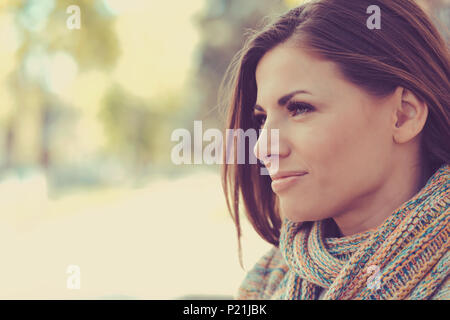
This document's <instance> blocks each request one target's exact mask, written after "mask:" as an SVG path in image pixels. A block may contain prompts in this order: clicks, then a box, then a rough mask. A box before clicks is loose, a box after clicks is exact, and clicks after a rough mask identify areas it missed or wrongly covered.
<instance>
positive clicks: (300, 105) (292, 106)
mask: <svg viewBox="0 0 450 320" xmlns="http://www.w3.org/2000/svg"><path fill="white" fill-rule="evenodd" d="M287 109H288V110H289V112H291V114H292V113H294V112H295V111H298V110H305V112H302V113H307V112H311V111H313V110H314V107H313V106H312V105H310V104H309V103H304V102H295V101H292V102H289V104H288V106H287ZM295 115H296V114H294V116H295Z"/></svg>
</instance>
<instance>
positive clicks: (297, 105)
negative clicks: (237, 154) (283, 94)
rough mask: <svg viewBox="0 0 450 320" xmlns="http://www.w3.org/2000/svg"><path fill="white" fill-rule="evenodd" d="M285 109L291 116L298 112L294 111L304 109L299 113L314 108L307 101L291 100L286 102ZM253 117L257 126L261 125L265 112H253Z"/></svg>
mask: <svg viewBox="0 0 450 320" xmlns="http://www.w3.org/2000/svg"><path fill="white" fill-rule="evenodd" d="M286 109H287V110H288V111H289V112H290V113H291V115H292V116H297V115H298V114H297V113H296V112H297V111H301V110H304V112H301V113H300V114H303V113H308V112H311V111H313V110H314V107H313V106H312V105H310V104H309V103H305V102H296V101H291V102H289V103H288V105H287V107H286ZM254 118H255V122H256V125H257V126H258V127H261V126H262V125H263V123H262V122H263V120H265V118H266V115H265V114H262V113H260V114H255V115H254Z"/></svg>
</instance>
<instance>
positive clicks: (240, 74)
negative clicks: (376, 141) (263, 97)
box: [219, 0, 450, 266]
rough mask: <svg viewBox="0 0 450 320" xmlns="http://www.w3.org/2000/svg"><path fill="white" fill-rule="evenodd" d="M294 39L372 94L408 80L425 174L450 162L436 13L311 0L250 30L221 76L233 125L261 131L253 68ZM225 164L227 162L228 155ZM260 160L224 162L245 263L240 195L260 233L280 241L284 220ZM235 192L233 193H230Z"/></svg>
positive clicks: (445, 73)
mask: <svg viewBox="0 0 450 320" xmlns="http://www.w3.org/2000/svg"><path fill="white" fill-rule="evenodd" d="M370 5H377V6H379V7H380V9H381V29H374V30H370V29H369V28H368V27H367V25H366V21H367V19H368V17H369V16H370V15H369V14H367V13H366V10H367V8H368V7H369V6H370ZM287 40H289V41H294V42H295V43H296V44H298V45H299V46H300V45H304V46H306V48H308V49H310V50H312V52H314V53H317V54H318V55H320V56H321V57H324V58H326V59H328V60H330V61H333V62H335V63H336V64H337V65H338V67H339V68H340V70H341V72H342V73H343V75H344V76H345V77H346V79H347V80H348V81H350V82H352V83H353V84H355V85H358V86H360V87H361V88H362V89H364V90H365V91H367V92H368V93H369V94H372V95H374V96H379V97H382V96H385V95H388V94H390V93H392V92H394V90H395V89H396V87H398V86H402V87H404V88H406V89H409V90H410V91H412V92H413V93H414V94H416V96H417V97H418V98H419V99H422V100H423V101H424V102H426V103H427V106H428V110H429V113H428V118H427V121H426V123H425V126H424V128H423V131H422V132H423V140H422V145H421V148H422V149H421V150H422V154H421V155H422V157H423V158H422V159H424V168H423V170H424V171H423V172H424V175H425V173H426V174H427V177H429V176H430V175H431V174H432V173H434V172H435V171H436V170H437V169H438V168H439V167H440V166H441V165H443V164H446V163H449V159H450V150H449V141H450V129H449V128H450V119H449V118H450V117H449V116H450V111H449V103H450V83H449V73H450V65H449V64H450V62H449V61H450V59H449V49H448V47H447V46H446V43H445V42H444V40H443V38H442V37H441V35H440V34H439V32H438V31H437V29H436V27H435V26H434V25H433V24H432V22H431V21H430V18H429V17H428V16H427V15H426V14H425V13H424V11H422V9H420V7H419V6H418V5H417V4H416V3H415V2H414V1H412V0H396V1H392V0H317V1H313V2H307V3H305V4H303V5H301V6H299V7H297V8H294V9H292V10H290V11H288V12H287V13H285V14H283V15H281V16H279V17H277V19H276V20H275V21H273V22H271V23H269V24H267V25H266V26H265V27H263V29H262V30H260V31H254V30H253V31H251V33H250V36H249V37H248V39H247V40H246V42H245V45H244V47H243V48H242V49H241V50H240V51H239V52H238V53H237V54H236V55H235V57H234V58H233V61H232V63H231V64H230V66H229V67H228V69H227V72H226V74H225V76H224V78H223V80H222V83H221V87H220V91H219V99H220V100H219V103H224V104H225V105H224V107H225V108H227V109H228V116H227V124H226V128H227V129H234V130H236V129H239V128H241V129H243V130H247V129H250V128H254V129H258V127H257V124H256V122H255V120H254V118H253V116H252V114H253V111H252V109H253V106H254V104H255V103H256V94H257V87H256V80H255V70H256V66H257V64H258V62H259V60H260V59H261V58H262V56H263V55H264V54H265V53H266V52H267V51H269V50H270V49H272V48H274V47H275V46H277V45H279V44H281V43H283V42H285V41H287ZM224 163H225V161H224ZM260 167H261V164H250V163H248V164H247V163H246V164H224V165H223V167H222V185H223V189H224V192H225V196H226V202H227V206H228V210H229V212H230V214H231V217H232V219H233V221H234V223H235V226H236V229H237V237H238V247H239V261H240V263H241V266H242V250H241V241H240V237H241V225H240V218H239V200H240V197H241V196H242V201H243V203H244V205H245V210H246V215H247V218H248V220H249V221H250V223H251V224H252V225H253V227H254V228H255V230H256V231H257V233H258V234H259V235H260V236H261V237H262V238H263V239H265V240H266V241H268V242H269V243H271V244H273V245H275V246H278V243H279V236H280V227H281V219H280V216H279V213H278V207H277V201H276V196H275V194H274V193H273V192H272V190H271V187H270V182H271V180H270V177H269V176H267V175H260V174H259V170H260ZM230 197H231V199H230Z"/></svg>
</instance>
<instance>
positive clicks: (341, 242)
mask: <svg viewBox="0 0 450 320" xmlns="http://www.w3.org/2000/svg"><path fill="white" fill-rule="evenodd" d="M372 5H375V6H377V7H378V8H379V9H380V12H379V13H380V15H379V16H378V17H376V16H372V17H371V14H370V13H368V11H370V10H367V9H368V8H369V6H372ZM371 8H374V7H373V6H372V7H371ZM373 12H375V13H376V11H373ZM369 18H370V19H371V23H374V21H375V20H373V19H377V18H380V21H379V27H380V28H378V27H372V28H369V22H368V19H369ZM375 22H376V21H375ZM449 60H450V59H449V51H448V47H447V45H446V43H445V42H444V40H443V38H442V36H441V35H440V34H439V33H438V31H437V29H436V28H435V26H433V24H432V23H431V22H430V19H429V17H427V15H426V14H425V13H424V12H423V11H422V10H421V9H420V8H419V7H418V5H417V4H415V2H413V0H396V1H391V0H369V1H366V0H318V1H310V2H307V3H305V4H304V5H302V6H300V7H297V8H295V9H293V10H290V11H289V12H287V13H286V14H284V15H282V16H281V17H279V18H278V19H277V20H276V21H274V22H273V23H271V24H269V25H267V26H266V27H264V29H263V30H261V31H258V32H255V33H253V34H252V35H251V36H250V37H249V39H248V40H247V42H246V44H245V46H244V48H243V49H242V50H241V51H240V52H239V54H238V55H237V56H236V58H235V59H234V61H233V62H232V64H231V66H230V68H229V70H228V71H227V75H226V76H225V78H224V82H223V84H222V88H221V90H224V89H226V90H227V91H226V92H227V93H228V94H229V96H228V97H225V101H226V103H227V106H228V107H229V116H228V124H227V128H228V129H239V128H241V129H243V130H248V129H263V130H262V131H260V135H259V138H258V141H257V142H256V144H255V146H254V152H255V155H256V156H257V157H258V159H259V160H260V161H261V165H258V164H256V165H255V164H225V165H224V167H223V169H224V170H223V186H224V190H225V193H226V198H227V204H228V208H229V210H230V212H231V215H232V217H233V219H234V222H235V225H236V228H237V234H238V242H239V253H240V255H239V256H240V258H241V247H240V234H241V230H240V223H239V221H240V217H239V207H240V206H239V198H240V197H241V198H242V201H243V203H244V208H245V211H246V215H247V218H248V219H249V221H250V222H251V224H252V225H253V227H254V228H255V230H256V231H257V232H258V234H259V235H260V236H261V237H262V238H263V239H265V240H266V241H268V242H269V243H271V244H272V245H273V247H272V248H271V250H270V251H269V252H267V253H266V254H265V255H264V256H263V257H261V258H260V260H259V261H258V262H257V263H256V264H255V266H254V267H253V268H252V269H251V270H250V271H249V272H248V273H247V275H246V277H245V279H244V281H243V283H242V284H241V286H240V288H239V290H238V294H237V297H236V298H237V299H448V298H450V290H449V280H448V274H449V254H448V246H449V245H448V241H447V240H448V235H449V232H450V225H449V218H450V217H449V201H450V200H449V190H448V187H449V176H450V166H449V160H450V143H449V141H450V130H449V128H450V110H449V105H450V90H449V89H450V82H449V74H450V61H449ZM222 92H223V91H222ZM274 129H278V137H279V139H278V140H277V141H270V142H269V140H270V139H269V136H270V135H269V134H268V132H270V131H271V130H274ZM263 137H264V139H263ZM271 139H272V138H271ZM266 140H267V143H268V144H269V145H270V147H264V144H263V142H262V141H266ZM252 147H253V146H250V148H252ZM275 163H276V164H277V165H276V166H274V164H275ZM271 165H272V170H271ZM263 166H264V167H265V168H267V169H268V170H269V173H270V176H267V175H262V174H260V169H261V167H263ZM241 265H242V260H241Z"/></svg>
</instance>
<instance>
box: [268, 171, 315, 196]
mask: <svg viewBox="0 0 450 320" xmlns="http://www.w3.org/2000/svg"><path fill="white" fill-rule="evenodd" d="M306 174H307V173H304V174H301V175H292V176H286V177H282V178H278V179H276V180H273V181H272V190H273V192H275V193H279V192H281V191H283V190H285V189H287V188H289V187H291V186H292V185H294V184H295V183H296V182H298V181H299V180H301V179H303V178H304V176H305V175H306Z"/></svg>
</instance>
